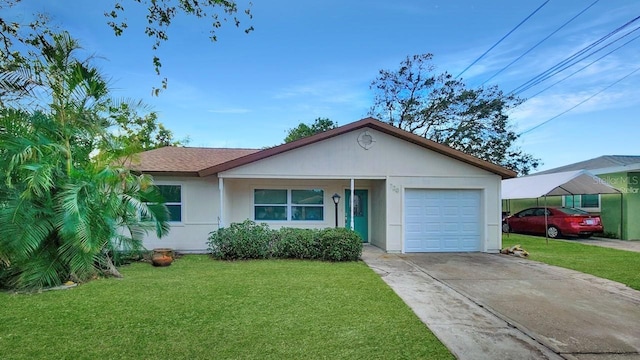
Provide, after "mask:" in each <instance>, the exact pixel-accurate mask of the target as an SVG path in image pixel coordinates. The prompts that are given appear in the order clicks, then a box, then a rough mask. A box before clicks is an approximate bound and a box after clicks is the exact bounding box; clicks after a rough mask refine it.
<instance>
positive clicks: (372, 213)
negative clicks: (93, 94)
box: [131, 118, 515, 252]
mask: <svg viewBox="0 0 640 360" xmlns="http://www.w3.org/2000/svg"><path fill="white" fill-rule="evenodd" d="M131 167H132V169H134V170H136V171H139V172H142V173H147V174H151V175H153V176H154V179H155V180H156V184H158V185H159V186H160V188H161V191H163V193H164V194H165V198H166V201H167V205H168V207H169V210H170V212H171V214H172V220H173V221H172V223H171V231H170V233H169V234H168V236H166V237H164V238H162V239H157V238H156V237H155V236H154V235H149V236H148V237H147V238H146V239H145V240H144V244H145V246H146V247H147V248H154V247H171V248H174V249H176V250H178V251H204V250H206V240H207V238H208V234H209V233H210V232H211V231H214V230H216V229H218V228H219V227H224V226H228V225H229V224H231V223H234V222H242V221H244V220H246V219H250V220H254V221H256V222H264V223H267V224H269V226H271V227H272V228H279V227H299V228H326V227H333V226H335V221H336V220H335V219H336V212H335V210H336V209H337V219H338V226H340V227H348V228H353V229H355V230H356V231H357V232H358V233H359V234H360V235H361V236H362V238H363V240H364V241H365V242H369V243H371V244H373V245H376V246H378V247H380V248H382V249H383V250H386V251H388V252H445V251H483V252H497V251H499V250H500V248H501V245H502V243H501V224H500V222H501V209H500V184H501V180H502V179H505V178H512V177H514V176H515V173H514V172H512V171H510V170H507V169H504V168H502V167H500V166H497V165H494V164H492V163H489V162H486V161H483V160H479V159H477V158H475V157H472V156H469V155H466V154H464V153H462V152H459V151H456V150H453V149H451V148H449V147H447V146H444V145H441V144H438V143H435V142H433V141H430V140H426V139H424V138H422V137H419V136H417V135H413V134H411V133H408V132H406V131H403V130H400V129H398V128H396V127H393V126H391V125H388V124H385V123H382V122H380V121H378V120H375V119H372V118H366V119H363V120H360V121H357V122H354V123H351V124H348V125H345V126H342V127H339V128H336V129H333V130H329V131H327V132H323V133H320V134H316V135H314V136H310V137H307V138H304V139H300V140H297V141H294V142H291V143H288V144H284V145H280V146H276V147H273V148H268V149H264V150H248V149H208V148H180V147H165V148H160V149H156V150H151V151H147V152H144V153H141V154H139V156H138V157H137V158H136V160H135V161H134V163H133V164H132V165H131ZM334 194H338V195H339V196H340V199H339V204H338V205H335V204H334V201H333V198H332V197H333V196H334ZM351 199H353V201H351ZM352 203H353V206H351V204H352Z"/></svg>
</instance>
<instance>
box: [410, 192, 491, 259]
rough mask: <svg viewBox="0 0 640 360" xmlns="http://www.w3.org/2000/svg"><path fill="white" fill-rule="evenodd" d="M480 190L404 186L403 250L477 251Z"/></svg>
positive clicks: (478, 246)
mask: <svg viewBox="0 0 640 360" xmlns="http://www.w3.org/2000/svg"><path fill="white" fill-rule="evenodd" d="M480 199H481V196H480V191H479V190H428V189H407V191H406V192H405V229H406V230H405V251H406V252H459V251H480V249H481V246H480Z"/></svg>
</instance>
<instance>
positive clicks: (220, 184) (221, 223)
mask: <svg viewBox="0 0 640 360" xmlns="http://www.w3.org/2000/svg"><path fill="white" fill-rule="evenodd" d="M218 191H219V192H220V216H218V228H221V227H223V226H224V218H223V216H224V215H223V214H224V180H223V179H222V178H218Z"/></svg>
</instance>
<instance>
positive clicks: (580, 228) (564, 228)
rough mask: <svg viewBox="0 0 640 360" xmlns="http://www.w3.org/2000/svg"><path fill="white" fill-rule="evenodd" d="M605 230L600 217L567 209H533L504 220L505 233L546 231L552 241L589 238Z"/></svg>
mask: <svg viewBox="0 0 640 360" xmlns="http://www.w3.org/2000/svg"><path fill="white" fill-rule="evenodd" d="M545 211H546V213H547V216H546V217H547V220H546V228H545ZM603 230H604V229H603V227H602V221H601V219H600V215H593V214H590V213H588V212H586V211H583V210H580V209H574V208H565V207H546V208H545V207H533V208H529V209H524V210H522V211H520V212H517V213H515V214H513V215H511V216H508V217H506V218H504V219H503V220H502V231H503V232H515V233H530V234H544V233H545V231H546V233H547V236H548V237H550V238H552V239H555V238H557V237H560V236H578V237H581V238H589V237H591V235H593V234H594V233H601V232H603Z"/></svg>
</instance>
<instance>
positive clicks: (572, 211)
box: [558, 208, 589, 215]
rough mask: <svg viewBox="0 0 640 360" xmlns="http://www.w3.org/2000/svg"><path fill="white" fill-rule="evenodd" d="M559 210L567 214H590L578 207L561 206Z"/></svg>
mask: <svg viewBox="0 0 640 360" xmlns="http://www.w3.org/2000/svg"><path fill="white" fill-rule="evenodd" d="M558 210H559V211H562V212H563V213H565V214H567V215H589V213H588V212H586V211H584V210H580V209H576V208H560V209H558Z"/></svg>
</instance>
